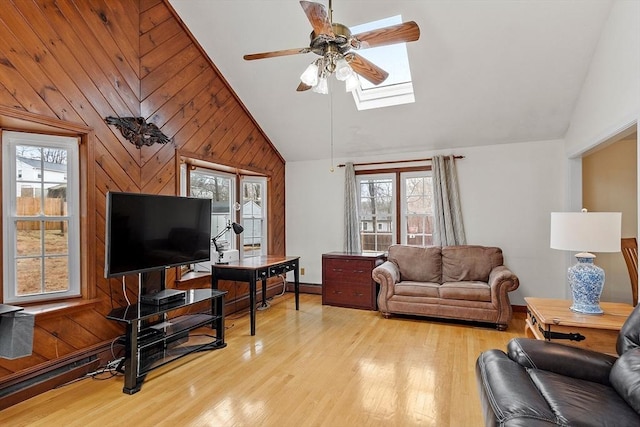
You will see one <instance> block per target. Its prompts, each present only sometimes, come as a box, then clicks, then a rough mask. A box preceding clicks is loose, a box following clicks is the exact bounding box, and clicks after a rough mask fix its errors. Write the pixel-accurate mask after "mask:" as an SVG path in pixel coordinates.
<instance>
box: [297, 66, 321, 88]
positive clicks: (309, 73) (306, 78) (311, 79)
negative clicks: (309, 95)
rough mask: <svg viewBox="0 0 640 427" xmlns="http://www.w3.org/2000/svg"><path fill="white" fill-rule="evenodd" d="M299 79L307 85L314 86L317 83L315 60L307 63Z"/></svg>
mask: <svg viewBox="0 0 640 427" xmlns="http://www.w3.org/2000/svg"><path fill="white" fill-rule="evenodd" d="M300 81H301V82H302V83H304V84H306V85H307V86H312V87H313V86H315V85H317V84H318V66H317V65H316V63H315V62H312V63H311V64H309V66H308V67H307V69H306V70H304V72H303V73H302V75H301V76H300Z"/></svg>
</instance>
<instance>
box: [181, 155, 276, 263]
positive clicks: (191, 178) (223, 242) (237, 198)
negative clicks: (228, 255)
mask: <svg viewBox="0 0 640 427" xmlns="http://www.w3.org/2000/svg"><path fill="white" fill-rule="evenodd" d="M212 167H213V165H212ZM221 168H224V166H222V167H221ZM187 186H188V187H189V188H188V190H187ZM238 188H239V189H240V190H239V191H238V190H237V189H238ZM181 194H183V195H189V196H191V197H200V198H207V199H211V203H212V218H211V237H212V238H213V237H215V236H217V235H218V234H219V233H220V232H222V231H224V229H225V227H226V226H227V225H228V224H229V223H232V222H239V223H240V225H242V227H243V228H244V230H243V232H242V233H241V234H240V236H239V241H240V245H239V246H238V245H237V244H236V238H235V234H234V233H233V231H232V230H227V231H226V232H224V233H223V234H222V235H221V236H220V237H219V238H218V239H217V241H216V243H217V244H218V245H219V246H220V247H221V248H222V249H223V250H229V249H231V250H232V249H238V251H239V257H240V258H248V257H252V256H259V255H266V254H267V208H266V206H267V204H266V202H267V179H266V177H263V176H239V175H236V174H232V173H228V172H223V171H219V170H216V169H212V168H208V167H191V166H190V165H188V164H187V163H185V164H183V166H182V168H181ZM212 251H215V248H214V247H212ZM200 267H202V268H206V266H200ZM200 267H198V266H196V268H200Z"/></svg>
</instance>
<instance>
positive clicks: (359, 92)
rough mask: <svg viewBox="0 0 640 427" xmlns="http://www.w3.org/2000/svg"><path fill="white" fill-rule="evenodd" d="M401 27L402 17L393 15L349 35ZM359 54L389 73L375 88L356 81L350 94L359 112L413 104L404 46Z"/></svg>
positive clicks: (357, 28) (371, 84)
mask: <svg viewBox="0 0 640 427" xmlns="http://www.w3.org/2000/svg"><path fill="white" fill-rule="evenodd" d="M401 23H402V16H401V15H396V16H391V17H389V18H385V19H381V20H378V21H373V22H368V23H366V24H362V25H357V26H354V27H351V32H352V34H358V33H361V32H364V31H370V30H374V29H378V28H383V27H387V26H390V25H396V24H401ZM358 54H359V55H361V56H363V57H364V58H366V59H368V60H369V61H371V62H373V63H374V64H376V65H378V66H379V67H381V68H382V69H384V70H385V71H386V72H388V73H389V77H387V79H386V80H385V81H384V82H383V83H381V84H379V85H377V86H376V85H374V84H373V83H371V82H369V81H368V80H366V79H364V78H362V77H358V79H359V80H360V87H358V88H357V89H356V90H354V91H352V94H353V99H354V101H355V103H356V107H357V108H358V110H369V109H372V108H382V107H389V106H392V105H400V104H409V103H412V102H415V97H414V94H413V83H412V81H411V70H410V69H409V56H408V55H407V45H406V43H395V44H391V45H386V46H378V47H373V48H370V49H363V50H360V51H358Z"/></svg>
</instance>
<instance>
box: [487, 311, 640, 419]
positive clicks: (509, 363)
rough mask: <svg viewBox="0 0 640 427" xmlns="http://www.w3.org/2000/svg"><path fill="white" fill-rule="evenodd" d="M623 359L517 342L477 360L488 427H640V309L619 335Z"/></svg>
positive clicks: (618, 347)
mask: <svg viewBox="0 0 640 427" xmlns="http://www.w3.org/2000/svg"><path fill="white" fill-rule="evenodd" d="M616 350H617V353H618V355H619V357H615V356H611V355H607V354H603V353H598V352H594V351H590V350H586V349H581V348H577V347H570V346H567V345H563V344H559V343H555V342H546V341H539V340H535V339H527V338H514V339H512V340H511V341H510V342H509V344H508V345H507V353H504V352H503V351H501V350H495V349H494V350H489V351H485V352H483V353H482V354H480V356H479V357H478V360H477V361H476V378H477V381H478V388H479V392H480V399H481V402H482V410H483V413H484V423H485V425H486V426H505V427H507V426H508V427H515V426H518V427H520V426H526V427H542V426H594V427H596V426H597V427H603V426H624V427H631V426H635V427H637V426H640V305H638V306H637V307H636V308H635V309H634V311H633V312H632V313H631V315H630V316H629V318H628V319H627V321H626V322H625V324H624V325H623V327H622V329H621V330H620V334H619V335H618V341H617V344H616Z"/></svg>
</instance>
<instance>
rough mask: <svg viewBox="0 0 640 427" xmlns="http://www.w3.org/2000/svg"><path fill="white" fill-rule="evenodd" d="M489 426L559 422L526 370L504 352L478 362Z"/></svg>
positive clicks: (488, 353) (490, 352) (493, 352)
mask: <svg viewBox="0 0 640 427" xmlns="http://www.w3.org/2000/svg"><path fill="white" fill-rule="evenodd" d="M476 380H477V384H478V391H479V393H480V402H481V405H482V412H483V414H484V425H485V426H527V427H534V426H535V427H539V426H558V425H560V424H558V423H557V421H558V419H557V417H556V415H555V414H554V413H553V410H552V409H551V407H550V406H549V404H548V403H547V401H546V400H545V399H544V398H543V397H542V395H541V394H540V391H539V390H538V388H537V387H536V386H535V385H534V383H533V381H531V378H530V377H529V375H528V374H527V371H526V369H525V368H524V367H522V366H520V365H519V364H518V363H516V362H514V361H513V360H511V359H509V358H508V357H507V355H506V354H504V352H502V351H500V350H495V349H494V350H487V351H485V352H483V353H482V354H480V356H479V357H478V360H477V361H476Z"/></svg>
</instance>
